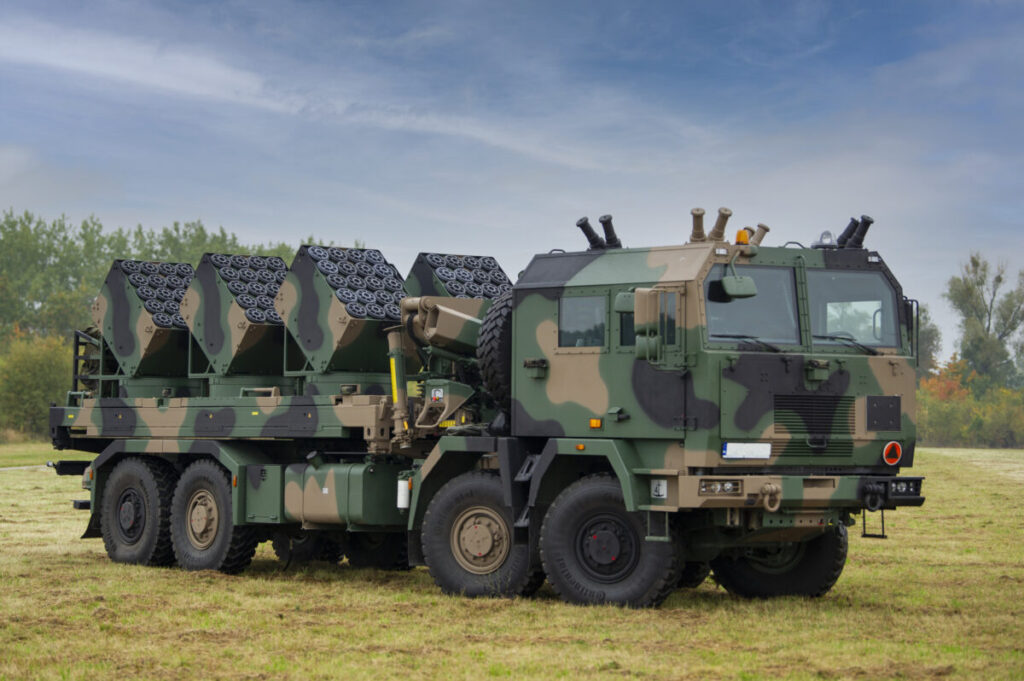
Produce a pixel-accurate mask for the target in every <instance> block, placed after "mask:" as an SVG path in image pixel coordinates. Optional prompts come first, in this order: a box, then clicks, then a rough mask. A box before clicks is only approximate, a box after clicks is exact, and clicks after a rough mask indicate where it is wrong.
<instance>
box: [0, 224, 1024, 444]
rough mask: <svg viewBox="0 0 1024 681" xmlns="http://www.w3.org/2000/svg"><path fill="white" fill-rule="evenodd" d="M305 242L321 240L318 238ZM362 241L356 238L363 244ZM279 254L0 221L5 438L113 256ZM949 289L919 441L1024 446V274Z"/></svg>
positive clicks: (60, 356)
mask: <svg viewBox="0 0 1024 681" xmlns="http://www.w3.org/2000/svg"><path fill="white" fill-rule="evenodd" d="M303 243H323V242H322V240H317V239H316V238H315V237H313V236H309V237H307V238H306V239H305V240H303ZM357 245H360V244H357ZM211 252H212V253H249V254H260V255H277V256H280V257H282V258H284V259H285V260H286V261H289V262H290V261H291V258H292V256H293V255H294V253H295V246H294V245H292V244H288V243H284V242H276V243H274V242H272V243H246V242H243V241H242V240H240V239H239V238H238V236H237V235H235V234H233V233H229V232H227V231H226V230H224V228H223V227H221V228H219V229H217V230H209V229H207V228H206V227H205V226H203V224H202V222H199V221H195V222H186V223H177V222H176V223H174V224H173V225H172V226H170V227H163V228H161V229H158V230H154V229H145V228H143V227H141V226H139V227H136V228H135V229H131V230H126V229H116V230H105V229H104V228H103V226H102V225H101V224H100V222H99V220H97V219H96V218H89V219H87V220H84V221H82V222H81V223H79V224H77V225H76V224H72V223H71V222H70V221H68V220H67V219H66V218H64V217H61V218H57V219H56V220H52V221H50V222H47V221H45V220H43V219H42V218H40V217H38V216H35V215H32V214H31V213H27V212H26V213H21V214H15V213H14V212H13V211H7V212H5V213H3V219H2V220H0V440H2V439H3V437H4V434H5V433H7V436H8V437H10V436H11V435H12V434H14V433H16V432H20V433H27V434H30V435H34V436H45V435H46V433H47V410H46V405H47V404H48V403H49V402H58V403H59V402H62V401H63V399H64V392H65V391H66V390H67V389H68V388H69V387H70V383H71V361H70V349H69V339H70V336H71V334H72V332H73V331H74V330H75V329H81V328H85V327H87V326H89V324H90V323H91V320H90V312H89V310H90V306H91V304H92V301H93V299H94V298H95V296H96V294H97V292H98V291H99V290H100V287H101V286H102V284H103V279H104V277H105V276H106V273H107V271H108V270H109V269H110V264H111V262H112V261H113V260H115V259H117V258H134V259H138V260H158V261H169V262H187V263H191V264H193V265H194V264H197V263H198V262H199V259H200V258H201V257H202V255H203V253H211ZM944 297H945V299H946V300H947V302H949V304H950V305H951V306H952V307H953V309H954V310H955V311H956V312H957V315H958V316H959V326H958V332H959V337H958V340H957V342H956V349H957V352H956V354H955V355H954V356H953V357H952V358H951V359H950V360H949V361H948V362H945V363H943V362H940V361H939V360H938V358H937V355H938V353H939V349H940V347H941V336H940V333H939V329H938V328H937V327H936V325H935V324H934V323H933V322H932V320H931V316H930V314H929V312H928V309H927V307H922V308H921V312H920V335H919V343H918V347H919V366H918V379H919V388H918V394H917V397H918V436H919V439H920V441H921V442H922V443H923V444H931V445H950V446H979V447H981V446H990V447H1024V334H1022V329H1024V271H1020V272H1017V273H1016V278H1015V279H1014V278H1013V276H1012V274H1011V273H1010V272H1008V271H1007V268H1006V266H1005V265H1001V264H997V265H992V264H990V263H989V262H987V261H986V260H985V259H984V258H983V257H982V256H981V255H980V254H977V253H972V254H970V256H969V257H968V260H967V262H965V263H964V264H963V265H962V267H961V270H960V273H959V274H958V275H954V276H953V277H951V278H950V279H949V282H948V284H947V288H946V291H945V293H944Z"/></svg>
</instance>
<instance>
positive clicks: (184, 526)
mask: <svg viewBox="0 0 1024 681" xmlns="http://www.w3.org/2000/svg"><path fill="white" fill-rule="evenodd" d="M231 515H232V514H231V482H230V480H229V479H228V474H227V471H225V470H224V469H223V468H221V467H220V466H219V465H218V464H217V463H215V462H213V461H209V460H201V461H196V462H195V463H193V464H192V465H191V466H189V467H188V468H186V469H185V472H184V473H182V474H181V478H180V479H179V480H178V486H177V487H176V488H175V490H174V500H173V501H172V503H171V539H172V542H173V544H174V555H175V557H177V559H178V565H180V566H181V567H183V568H184V569H186V570H220V571H221V572H225V573H228V574H234V573H237V572H241V571H242V570H244V569H245V568H246V567H247V566H248V565H249V563H250V562H252V557H253V554H254V553H256V544H257V543H258V540H259V536H258V535H257V532H256V530H255V529H253V528H251V527H236V526H235V524H234V522H233V521H232V519H231Z"/></svg>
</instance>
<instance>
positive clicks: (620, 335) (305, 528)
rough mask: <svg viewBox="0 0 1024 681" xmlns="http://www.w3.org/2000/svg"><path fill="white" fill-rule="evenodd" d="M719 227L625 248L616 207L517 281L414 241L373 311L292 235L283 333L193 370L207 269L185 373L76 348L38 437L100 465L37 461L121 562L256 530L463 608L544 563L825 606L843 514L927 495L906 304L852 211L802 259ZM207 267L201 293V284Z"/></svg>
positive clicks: (577, 585) (528, 576)
mask: <svg viewBox="0 0 1024 681" xmlns="http://www.w3.org/2000/svg"><path fill="white" fill-rule="evenodd" d="M729 214H730V213H729V212H728V211H727V210H726V209H722V210H721V211H720V213H719V217H718V221H717V223H716V225H715V227H714V229H712V230H711V231H710V233H708V234H707V235H705V234H704V232H703V211H699V209H698V210H695V211H694V229H693V233H692V234H691V238H690V240H689V242H688V243H686V244H685V245H678V246H666V247H657V248H631V249H627V248H623V247H622V246H621V243H620V242H619V239H618V237H617V235H616V234H615V230H614V227H613V226H612V223H611V218H610V217H608V216H605V217H603V218H602V219H601V223H602V226H603V227H604V229H605V238H601V237H599V236H597V234H596V233H595V232H594V230H593V229H592V228H591V227H590V225H589V223H588V222H587V221H586V219H583V220H581V221H580V223H578V226H579V227H580V228H581V229H582V230H583V232H584V234H585V235H586V236H587V239H588V245H589V248H588V249H587V250H586V251H580V252H569V253H566V252H552V253H548V254H544V255H538V256H536V257H534V259H533V260H532V261H531V262H530V264H529V265H528V266H527V268H526V269H525V270H524V271H523V272H522V273H521V275H520V276H519V278H518V280H517V281H516V283H515V285H514V286H510V285H509V282H508V280H507V278H506V277H505V275H504V273H503V272H501V270H500V268H498V267H497V263H496V261H494V260H493V259H491V258H481V257H474V256H444V255H439V254H421V256H420V257H419V258H417V261H416V264H415V265H414V268H413V272H411V273H410V275H409V277H408V278H407V280H406V283H405V289H404V291H406V292H407V291H410V290H411V291H415V292H416V293H418V294H419V295H416V296H409V295H407V293H406V294H404V295H399V296H397V297H395V296H392V298H390V299H389V300H392V303H389V304H393V305H394V307H392V308H388V310H387V311H386V314H385V310H384V308H383V307H382V308H381V311H380V317H379V318H373V317H372V315H367V312H366V309H365V308H360V307H357V306H353V305H352V301H355V300H356V298H354V297H353V296H355V295H356V294H355V293H354V292H349V293H343V289H344V285H348V284H349V282H350V280H348V279H346V280H344V281H343V280H341V279H339V278H338V277H339V268H340V265H344V264H345V263H346V262H348V261H347V260H345V257H346V256H345V255H344V254H343V253H342V254H336V253H333V251H335V250H338V249H331V252H329V251H328V250H327V249H320V248H319V247H310V246H303V247H302V248H301V249H300V251H299V253H298V254H297V255H296V260H295V262H294V263H293V264H292V267H291V269H290V271H289V272H288V274H287V275H282V276H281V277H280V279H281V281H280V286H279V287H278V288H279V290H278V291H277V297H276V300H275V301H274V303H275V310H276V312H277V313H278V314H277V315H276V320H277V321H278V326H276V327H274V326H273V319H272V321H271V322H267V323H270V324H271V327H268V328H266V329H263V328H262V327H257V328H256V329H255V331H252V330H249V326H250V325H251V323H253V322H252V319H251V315H250V318H249V319H248V322H247V323H245V324H243V323H242V315H241V313H239V314H237V315H236V317H238V321H239V324H238V327H239V329H241V330H242V331H245V333H246V334H248V335H254V334H255V333H257V332H259V334H260V335H259V337H258V338H259V339H260V342H261V343H262V345H260V346H259V348H261V349H260V351H259V352H255V353H254V352H252V350H251V348H255V347H257V346H256V345H255V344H254V343H249V344H246V343H244V342H243V343H240V344H236V346H232V349H229V350H225V351H223V352H222V353H221V354H224V353H225V352H226V353H227V354H224V357H223V358H222V360H221V363H220V364H216V363H214V362H213V361H212V360H213V359H214V357H212V356H211V357H210V359H211V362H210V365H209V366H210V368H208V369H207V370H206V371H205V373H202V372H197V371H196V366H197V363H196V361H195V358H196V357H201V355H200V354H199V353H200V351H201V350H203V347H204V346H203V342H207V341H206V339H207V338H209V336H210V334H209V332H205V335H204V333H203V331H202V329H201V328H197V326H196V321H197V320H200V319H205V320H206V323H207V327H209V328H213V327H215V326H216V323H215V322H216V320H215V319H213V317H215V316H216V315H212V313H210V312H209V310H210V309H212V308H211V305H210V301H209V300H207V298H208V297H209V296H210V295H211V294H210V293H209V292H208V291H207V290H206V289H208V290H209V291H213V290H215V289H216V290H218V291H219V290H220V289H221V288H223V289H225V290H227V286H226V284H225V285H223V286H219V288H217V287H214V286H212V284H206V289H202V288H201V287H199V286H198V285H194V286H193V288H190V289H189V292H188V293H186V294H185V296H184V299H185V301H186V302H188V305H183V310H184V314H185V317H184V321H185V322H186V324H183V325H179V326H185V325H187V326H188V327H189V329H190V330H191V340H190V341H189V342H188V343H186V342H184V341H182V342H179V344H178V345H179V346H180V347H181V348H185V347H188V348H189V349H188V352H187V353H186V355H187V356H183V357H181V358H178V359H176V360H175V363H174V366H175V367H182V366H188V367H190V371H189V373H188V376H187V377H182V376H181V371H180V369H179V370H177V373H175V374H174V377H172V376H171V375H170V372H169V373H168V376H167V377H166V378H165V379H164V383H166V384H167V385H166V386H164V385H162V384H160V381H159V380H158V379H157V378H154V376H153V373H154V372H153V371H152V366H153V363H152V362H151V363H150V370H149V371H148V372H147V375H146V376H145V377H135V376H130V375H126V374H125V372H124V371H123V370H121V371H120V372H118V373H116V375H112V374H104V373H103V372H102V371H96V370H95V365H92V364H90V365H89V366H90V367H92V369H91V370H90V371H85V372H83V370H82V366H80V365H83V364H88V361H87V360H85V359H83V358H82V357H84V356H85V355H87V353H85V352H83V351H82V350H81V349H76V354H77V355H80V358H79V359H78V360H76V367H77V368H76V381H78V382H82V383H84V384H85V385H79V384H78V383H76V386H75V390H74V391H73V392H72V393H71V394H70V395H69V403H68V405H66V406H64V407H56V408H54V409H53V410H52V412H51V425H52V429H53V434H54V442H55V445H56V446H58V448H60V447H68V448H75V449H81V450H85V451H94V452H97V453H98V454H99V456H98V457H97V458H96V459H94V460H93V461H91V462H88V461H82V462H67V461H65V462H59V463H58V464H57V466H58V472H66V473H83V474H84V486H85V487H86V488H87V489H89V490H90V492H91V497H90V500H88V501H82V502H77V504H78V507H81V508H87V509H89V510H90V511H91V520H90V524H89V529H88V530H87V532H86V536H103V537H104V540H105V544H106V548H107V551H108V553H109V554H110V555H111V557H112V558H113V559H114V560H122V561H125V562H137V563H146V564H167V563H171V562H177V563H178V564H180V565H181V566H182V567H185V568H191V569H200V568H213V569H220V570H224V571H228V572H232V571H238V570H240V569H242V568H244V567H245V565H246V564H248V562H249V560H250V559H251V557H252V555H253V552H254V550H255V546H256V545H257V544H258V543H259V542H260V541H262V540H265V539H273V540H274V546H275V551H276V552H277V553H278V555H279V556H280V557H282V558H283V559H285V560H289V561H292V560H296V559H297V560H303V559H305V560H310V559H319V558H326V559H328V560H330V561H332V562H337V561H338V560H339V559H340V557H341V556H347V557H348V559H349V563H350V564H353V565H357V566H360V565H372V566H376V567H380V568H400V567H408V566H409V565H416V564H425V565H427V567H428V568H429V570H430V572H431V575H432V576H433V577H434V580H435V581H436V582H437V584H438V585H439V586H440V587H441V588H442V589H443V590H444V591H446V592H448V593H461V594H465V595H470V596H480V595H491V596H494V595H500V596H516V595H528V594H530V593H532V592H533V591H535V590H536V589H537V588H538V587H539V586H540V585H541V584H542V583H543V582H544V581H545V580H547V581H549V582H550V583H551V585H552V587H553V588H554V589H555V591H556V592H558V593H559V595H560V596H562V597H563V598H564V599H565V600H567V601H570V602H578V603H603V602H610V603H617V604H624V605H632V606H648V605H656V604H658V603H660V602H661V601H662V600H664V598H665V597H666V596H667V595H668V594H670V593H671V592H672V590H674V589H676V588H680V587H685V586H695V585H697V584H700V583H701V582H703V580H704V579H705V578H706V577H707V576H708V574H709V572H713V573H714V577H715V579H716V580H717V582H718V583H719V584H721V585H722V586H724V587H725V588H726V589H728V590H729V591H730V592H732V593H735V594H738V595H742V596H754V597H767V596H775V595H783V594H797V595H807V596H820V595H822V594H824V593H826V592H827V591H828V590H829V589H831V587H832V586H833V585H834V583H835V582H836V580H837V579H838V577H839V574H840V573H841V571H842V568H843V565H844V563H845V558H846V551H847V529H846V528H847V527H848V526H850V525H852V524H853V523H854V516H855V515H857V514H861V513H865V512H869V511H881V512H882V513H884V511H885V510H886V509H890V510H891V509H895V508H896V507H898V506H907V505H910V506H916V505H920V504H922V503H923V501H924V498H923V496H922V495H921V483H922V479H921V478H920V477H910V476H904V475H901V474H900V471H901V469H902V468H903V467H908V466H910V465H912V463H913V456H914V444H915V425H914V413H915V411H914V410H915V405H914V390H915V378H914V368H915V365H916V334H917V308H916V304H915V303H914V302H913V301H911V300H908V299H907V298H906V297H905V296H904V294H903V291H902V288H901V287H900V285H899V283H898V282H897V280H896V279H895V278H894V277H893V275H892V273H891V272H890V271H889V269H888V268H887V267H886V265H885V263H884V262H883V261H882V259H881V257H880V256H879V255H878V254H877V253H875V252H871V251H868V250H866V249H864V248H863V239H864V234H865V233H866V231H867V228H868V227H869V226H870V224H871V219H870V218H868V217H866V216H864V217H862V218H861V219H860V220H852V221H851V223H850V225H849V226H848V227H847V229H846V231H845V232H844V233H843V235H842V236H841V237H840V238H839V240H838V241H836V240H834V239H831V237H830V235H829V236H828V237H826V236H825V235H823V238H822V240H821V241H820V242H818V243H816V244H815V245H814V247H812V248H804V247H802V246H800V245H799V244H797V245H796V246H795V247H767V246H763V245H761V241H762V239H763V238H764V236H765V234H766V233H767V231H768V228H767V227H765V226H763V225H762V226H759V228H758V229H757V230H753V229H749V228H748V229H745V230H740V232H739V233H738V234H737V238H736V240H735V243H729V242H728V241H726V240H725V238H724V229H725V225H726V222H727V220H728V217H729ZM375 253H376V252H375ZM378 256H379V254H377V255H374V256H372V258H373V259H374V260H376V261H377V263H376V264H377V265H380V268H378V269H380V271H381V272H383V269H384V268H388V267H390V265H388V264H387V263H386V261H385V260H384V259H383V257H382V256H380V257H379V258H378ZM360 257H364V256H360ZM332 259H333V260H336V261H337V263H336V264H335V265H331V264H330V261H331V260H332ZM356 260H357V261H358V258H356ZM325 261H326V263H325ZM236 262H238V264H240V265H241V264H242V263H241V261H240V260H238V261H236ZM211 263H213V257H212V256H210V257H205V258H204V261H203V263H201V264H200V266H199V268H198V270H197V273H198V275H199V276H198V277H197V281H206V280H209V281H214V280H215V279H216V277H217V276H221V277H223V272H221V273H220V275H217V271H216V270H215V269H211V267H212V265H211ZM349 269H351V268H349ZM396 274H397V273H396ZM348 276H351V275H348ZM369 276H371V275H368V277H369ZM114 278H115V279H117V277H114ZM391 279H392V280H394V279H395V278H394V277H391ZM360 281H362V280H360ZM366 281H369V278H367V279H366ZM235 288H239V290H240V287H237V286H236V287H235ZM393 288H394V283H392V289H393ZM467 291H468V292H469V293H475V294H477V295H476V299H475V300H474V299H472V298H471V297H470V296H469V295H468V294H467ZM364 293H365V295H364ZM372 293H373V291H369V292H368V293H367V292H364V291H359V294H360V295H363V297H364V298H366V300H370V297H371V295H372ZM350 294H351V295H350ZM225 295H226V294H225ZM101 298H104V300H106V298H105V297H103V296H101ZM229 302H230V301H229ZM234 304H235V305H237V299H236V303H234ZM105 305H106V307H110V308H112V307H113V305H112V304H107V303H105ZM231 305H232V304H225V305H221V307H224V308H225V309H228V310H229V312H230V309H233V308H232V307H231ZM136 306H137V305H136ZM204 306H205V307H204ZM216 307H217V306H214V308H216ZM193 308H195V309H205V310H207V312H206V313H205V316H196V313H195V310H194V309H193ZM190 314H191V315H192V316H189V315H190ZM226 314H227V313H226ZM211 315H212V316H211ZM264 317H266V315H264ZM260 323H261V324H262V323H264V322H262V321H261V322H260ZM229 326H230V325H229ZM243 326H244V327H245V328H243ZM181 333H184V332H181ZM275 334H276V335H275ZM83 335H86V336H88V338H90V341H89V342H92V343H94V344H95V346H96V347H97V348H98V350H99V355H98V356H99V357H100V359H101V360H102V358H103V357H106V356H107V355H110V354H111V351H110V349H109V348H108V345H109V342H108V341H107V340H106V339H105V338H104V337H103V335H102V334H100V336H99V338H97V337H95V336H92V335H88V334H83ZM122 335H124V334H123V333H122ZM248 335H246V336H244V337H245V338H248ZM254 337H256V336H255V335H254ZM321 338H326V339H328V340H330V339H334V340H333V341H331V342H330V343H327V344H324V341H322V340H320V339H321ZM263 339H276V340H273V341H271V340H263ZM356 341H358V342H356ZM247 348H249V351H248V354H244V355H243V354H242V353H243V351H245V350H246V349H247ZM179 352H181V351H179ZM193 353H194V355H195V356H193ZM218 357H219V355H218ZM296 358H298V360H296ZM303 358H305V359H303ZM243 360H244V361H243ZM108 363H109V362H106V361H105V360H104V361H101V362H100V365H102V366H106V365H107V364H108ZM199 364H203V362H199ZM218 366H222V367H224V368H223V369H222V370H220V371H217V370H216V368H217V367H218ZM275 367H276V369H275ZM257 368H258V371H257ZM83 388H84V389H83ZM147 391H149V392H147ZM168 391H170V392H168ZM151 393H152V394H151ZM271 426H273V427H271ZM883 527H884V526H883Z"/></svg>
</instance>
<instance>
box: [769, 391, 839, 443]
mask: <svg viewBox="0 0 1024 681" xmlns="http://www.w3.org/2000/svg"><path fill="white" fill-rule="evenodd" d="M853 400H854V398H853V397H845V396H844V397H837V396H834V395H776V396H775V425H777V426H782V427H784V428H785V429H786V430H787V431H789V432H790V433H793V434H805V435H833V436H834V435H849V434H851V433H852V432H853Z"/></svg>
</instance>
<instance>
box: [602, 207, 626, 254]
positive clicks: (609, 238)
mask: <svg viewBox="0 0 1024 681" xmlns="http://www.w3.org/2000/svg"><path fill="white" fill-rule="evenodd" d="M597 221H598V222H600V223H601V226H602V227H604V241H605V245H606V246H607V247H608V248H622V242H621V241H619V237H618V235H617V234H615V226H614V225H612V216H611V215H602V216H601V217H599V218H598V219H597Z"/></svg>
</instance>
